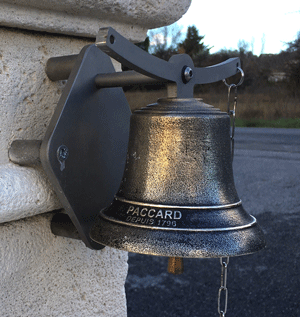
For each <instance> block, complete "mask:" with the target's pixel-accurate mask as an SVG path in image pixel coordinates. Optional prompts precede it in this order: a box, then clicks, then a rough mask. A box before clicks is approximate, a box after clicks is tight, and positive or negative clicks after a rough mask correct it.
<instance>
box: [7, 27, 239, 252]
mask: <svg viewBox="0 0 300 317" xmlns="http://www.w3.org/2000/svg"><path fill="white" fill-rule="evenodd" d="M110 57H112V58H114V59H115V60H117V61H119V62H121V63H122V64H123V65H125V66H127V67H129V68H130V69H131V71H126V72H115V69H114V67H113V64H112V62H111V59H110ZM238 67H240V60H239V58H231V59H229V60H227V61H225V62H223V63H221V64H217V65H214V66H211V67H205V68H196V67H194V64H193V61H192V59H191V58H190V57H189V56H188V55H186V54H183V55H174V56H173V57H172V58H171V59H170V60H169V61H164V60H161V59H159V58H157V57H155V56H152V55H150V54H148V53H146V52H145V51H143V50H142V49H140V48H138V47H137V46H135V45H134V44H132V43H130V42H129V41H128V40H127V39H125V38H124V37H122V36H121V35H120V34H119V33H117V32H116V31H115V30H114V29H112V28H103V29H100V31H99V33H98V36H97V38H96V43H95V44H93V45H88V46H86V47H84V48H83V49H82V51H81V52H80V53H79V54H78V55H71V56H60V57H54V58H50V59H49V60H48V62H47V66H46V73H47V75H48V77H49V78H50V79H51V80H53V81H55V80H64V79H68V80H67V83H66V86H65V88H64V90H63V93H62V95H61V97H60V100H59V102H58V105H57V107H56V109H55V112H54V114H53V117H52V119H51V121H50V124H49V126H48V128H47V131H46V134H45V137H44V140H43V141H42V142H33V143H31V145H30V146H31V148H32V147H34V146H38V147H39V148H40V152H39V156H40V157H39V159H40V161H41V163H42V166H43V168H44V170H45V172H46V174H47V176H48V178H49V180H50V182H51V183H52V185H53V187H54V190H55V191H56V193H57V195H58V198H59V199H60V201H61V203H62V205H63V207H64V209H65V210H66V212H67V214H68V216H69V218H70V219H71V221H72V222H71V223H67V220H66V218H65V216H66V215H64V217H58V218H57V219H56V220H53V222H52V225H53V228H52V231H53V232H54V233H55V234H57V235H63V236H69V237H79V238H80V239H82V240H83V241H84V243H85V244H86V246H87V247H89V248H91V249H101V248H103V246H101V245H100V244H97V243H96V242H94V241H93V240H91V238H90V236H89V232H90V229H91V226H92V224H93V223H94V221H95V218H96V216H97V215H98V213H99V212H100V210H101V209H103V208H105V207H107V206H108V205H109V204H110V203H111V202H112V200H113V198H114V195H115V193H116V192H117V190H118V188H119V184H120V182H121V180H122V175H123V171H124V167H125V161H126V154H127V144H128V136H129V121H130V115H131V112H130V108H129V105H128V102H127V100H126V98H125V95H124V93H123V90H122V88H121V87H122V86H128V85H134V84H141V83H154V82H167V83H170V84H172V83H173V84H176V86H177V92H176V96H177V97H178V98H192V97H193V89H194V85H195V84H206V83H212V82H217V81H220V80H223V79H225V78H228V77H230V76H233V75H235V74H236V73H237V72H238ZM173 86H175V85H173ZM141 106H142V105H141ZM16 142H20V141H19V140H16ZM24 142H25V143H26V141H24ZM31 142H32V141H31ZM13 144H14V143H13ZM15 145H16V146H12V147H11V154H13V153H12V152H14V151H19V152H20V151H23V150H24V146H23V145H24V144H22V145H21V146H20V144H19V143H18V144H17V143H15ZM25 148H26V146H25ZM22 149H23V150H22ZM25 152H26V151H25ZM25 152H24V151H23V152H22V153H23V154H22V155H11V157H13V158H14V159H12V161H13V162H15V163H19V164H21V162H20V161H18V158H17V157H22V160H23V159H24V157H25V156H26V155H27V154H26V153H27V152H28V151H27V152H26V153H25ZM24 153H25V154H24ZM31 157H32V154H31ZM31 159H32V158H30V159H29V161H30V160H31ZM25 161H26V160H25ZM27 161H28V160H27ZM36 161H37V160H36V159H35V162H36ZM26 164H27V165H30V162H29V163H28V162H27V163H26ZM53 219H55V217H54V218H53ZM72 223H73V224H72ZM73 225H74V226H75V228H76V230H74V226H73ZM72 226H73V227H72Z"/></svg>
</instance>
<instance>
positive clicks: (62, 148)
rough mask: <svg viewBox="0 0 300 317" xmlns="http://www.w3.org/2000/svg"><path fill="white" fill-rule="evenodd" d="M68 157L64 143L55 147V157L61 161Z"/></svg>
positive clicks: (67, 150)
mask: <svg viewBox="0 0 300 317" xmlns="http://www.w3.org/2000/svg"><path fill="white" fill-rule="evenodd" d="M68 157H69V149H68V147H67V146H66V145H61V146H60V147H59V148H58V149H57V159H58V160H59V161H60V162H61V161H65V160H66V159H67V158H68Z"/></svg>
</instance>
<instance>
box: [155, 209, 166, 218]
mask: <svg viewBox="0 0 300 317" xmlns="http://www.w3.org/2000/svg"><path fill="white" fill-rule="evenodd" d="M158 217H160V218H162V219H163V218H164V215H163V213H162V210H161V209H160V210H159V211H158V213H157V214H156V216H155V218H158Z"/></svg>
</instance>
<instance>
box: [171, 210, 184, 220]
mask: <svg viewBox="0 0 300 317" xmlns="http://www.w3.org/2000/svg"><path fill="white" fill-rule="evenodd" d="M181 217H182V214H181V212H180V211H178V210H175V211H174V217H173V219H181Z"/></svg>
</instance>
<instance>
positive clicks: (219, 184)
mask: <svg viewBox="0 0 300 317" xmlns="http://www.w3.org/2000/svg"><path fill="white" fill-rule="evenodd" d="M91 238H92V239H93V240H95V241H96V242H98V243H101V244H104V245H108V246H111V247H115V248H118V249H122V250H127V251H131V252H136V253H144V254H153V255H162V256H169V257H225V256H237V255H243V254H248V253H253V252H255V251H258V250H260V249H261V248H263V247H264V245H265V241H264V236H263V233H262V231H261V230H260V228H259V226H258V224H257V222H256V219H255V218H254V217H253V216H251V215H249V214H248V213H247V212H246V211H245V210H244V208H243V206H242V203H241V200H240V199H239V197H238V195H237V192H236V189H235V186H234V179H233V172H232V163H231V143H230V118H229V116H228V115H227V114H226V113H224V112H221V111H220V110H219V109H216V108H214V107H212V106H210V105H207V104H205V103H203V102H202V100H200V99H172V98H169V99H160V100H158V102H157V103H156V104H152V105H149V106H147V107H145V108H142V109H141V110H138V111H136V112H134V113H133V115H132V116H131V121H130V137H129V146H128V154H127V162H126V167H125V171H124V175H123V180H122V183H121V185H120V188H119V191H118V193H117V194H116V197H115V199H114V201H113V203H112V204H111V206H109V207H108V208H106V209H104V210H101V212H100V214H99V217H98V219H97V221H96V224H95V225H94V227H93V228H92V231H91Z"/></svg>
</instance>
